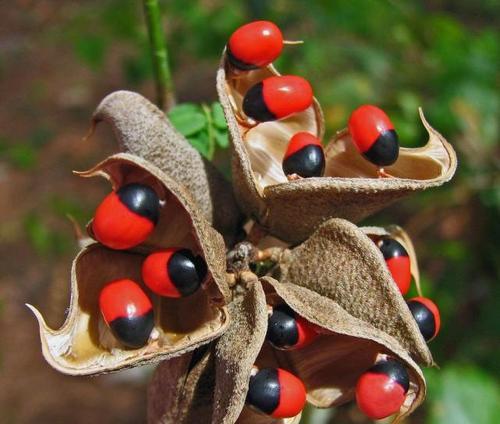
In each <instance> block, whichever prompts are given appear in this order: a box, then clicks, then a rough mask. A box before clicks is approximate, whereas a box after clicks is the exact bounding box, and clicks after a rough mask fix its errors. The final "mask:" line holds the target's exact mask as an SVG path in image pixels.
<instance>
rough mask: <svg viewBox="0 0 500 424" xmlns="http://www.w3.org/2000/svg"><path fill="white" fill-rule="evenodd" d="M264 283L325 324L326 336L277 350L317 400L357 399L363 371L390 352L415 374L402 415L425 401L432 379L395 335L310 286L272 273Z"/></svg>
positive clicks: (323, 403) (307, 316) (315, 321)
mask: <svg viewBox="0 0 500 424" xmlns="http://www.w3.org/2000/svg"><path fill="white" fill-rule="evenodd" d="M262 282H263V283H264V285H265V286H267V285H270V286H271V287H272V288H273V290H274V292H275V295H277V296H278V298H279V299H280V301H285V302H286V303H287V304H288V305H289V306H290V307H291V308H292V309H293V310H294V311H295V312H296V313H297V314H299V315H300V316H302V317H304V318H305V319H306V320H308V321H309V322H311V323H312V324H315V325H316V327H317V328H318V329H319V333H320V336H319V337H318V338H316V339H315V340H314V341H313V342H312V343H310V344H309V345H307V346H305V347H303V348H302V349H296V350H292V351H274V352H273V355H274V357H275V358H276V360H277V363H278V364H282V365H283V366H285V367H286V368H288V369H290V370H292V371H293V373H294V374H295V375H296V376H297V377H299V378H300V379H301V380H302V381H303V383H304V384H305V386H306V390H307V400H308V402H310V403H311V404H312V405H314V406H316V407H320V408H329V407H333V406H338V405H341V404H344V403H346V402H349V401H351V400H353V399H354V389H355V386H356V382H357V380H358V378H359V377H360V375H361V374H362V373H363V372H365V371H366V370H367V369H368V368H370V367H371V366H372V365H373V364H374V363H375V362H377V361H378V360H380V359H382V358H384V357H392V358H396V359H398V360H399V361H400V362H402V363H404V365H405V367H406V368H407V370H408V372H409V375H410V389H409V391H408V393H407V394H406V398H405V402H404V404H403V406H402V407H401V409H400V411H399V413H398V414H397V416H396V420H398V421H399V420H400V419H402V418H403V417H405V416H407V415H409V414H410V413H411V412H413V411H414V410H415V409H416V408H417V407H418V406H419V405H420V404H421V403H422V402H423V400H424V398H425V392H426V384H425V379H424V376H423V374H422V371H421V370H420V368H419V366H418V365H417V364H416V363H415V362H414V361H413V360H412V359H411V357H410V355H409V353H408V352H407V351H406V349H405V348H404V347H402V346H401V344H400V343H399V342H398V341H397V340H396V339H395V338H393V337H391V336H390V335H388V334H386V333H385V332H383V331H381V330H379V329H377V328H374V327H373V326H371V325H370V324H369V323H367V322H365V321H364V320H360V319H358V318H355V317H353V316H352V315H350V314H349V313H348V312H347V311H346V310H345V309H344V308H342V307H341V306H340V305H339V304H338V303H336V302H334V301H332V300H331V299H328V298H327V297H325V296H321V295H319V294H318V293H315V292H314V291H312V290H309V289H307V288H305V287H300V286H296V285H295V284H281V283H279V282H278V281H276V280H274V279H273V278H271V277H264V278H263V279H262ZM266 292H267V293H268V296H270V295H271V296H272V294H270V293H269V291H268V290H266Z"/></svg>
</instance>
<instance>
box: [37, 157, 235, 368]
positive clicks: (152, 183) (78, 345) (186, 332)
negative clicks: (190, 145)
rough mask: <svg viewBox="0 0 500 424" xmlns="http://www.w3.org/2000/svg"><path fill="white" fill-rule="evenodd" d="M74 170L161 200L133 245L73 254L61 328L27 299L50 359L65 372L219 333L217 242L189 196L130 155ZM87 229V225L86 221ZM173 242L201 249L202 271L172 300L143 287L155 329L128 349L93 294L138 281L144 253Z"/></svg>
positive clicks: (154, 354)
mask: <svg viewBox="0 0 500 424" xmlns="http://www.w3.org/2000/svg"><path fill="white" fill-rule="evenodd" d="M80 175H82V176H85V177H90V176H94V175H100V176H104V177H105V178H107V179H108V180H109V181H110V182H111V184H112V185H113V188H114V189H115V190H119V189H120V187H121V186H123V185H127V184H130V183H137V182H141V183H143V184H146V185H148V186H149V187H152V188H154V190H155V192H156V193H157V194H158V197H159V198H160V199H161V200H163V201H165V205H164V206H163V207H162V208H161V210H160V215H159V218H158V224H157V227H156V230H157V231H155V232H154V233H153V234H152V236H151V237H149V238H148V240H147V242H146V243H143V244H141V245H139V246H138V247H137V248H136V249H134V251H116V250H110V249H108V248H106V247H104V246H102V245H100V244H93V245H90V246H89V247H87V248H85V249H83V250H82V251H81V252H80V253H79V255H78V256H77V257H76V259H75V260H74V262H73V268H72V271H71V305H70V308H69V313H68V317H67V320H66V322H65V323H64V325H63V326H62V327H61V328H60V329H58V330H52V329H50V328H48V327H47V325H46V324H45V321H44V319H43V317H42V316H41V314H40V312H38V310H36V309H35V308H34V307H32V306H30V308H31V309H32V311H33V313H34V314H35V316H36V318H37V319H38V323H39V326H40V336H41V342H42V351H43V354H44V356H45V359H46V360H47V361H48V362H49V364H50V365H51V366H53V367H54V368H56V369H57V370H59V371H61V372H63V373H66V374H71V375H87V374H99V373H103V372H110V371H114V370H118V369H121V368H126V367H131V366H134V365H138V364H141V363H147V362H152V361H160V360H162V359H168V358H170V357H172V356H177V355H180V354H182V353H183V352H188V351H191V350H193V349H195V348H196V347H198V346H201V345H203V344H206V343H208V342H209V341H210V340H213V339H214V338H216V337H218V336H220V334H222V333H223V332H224V330H225V328H226V326H227V324H228V315H227V310H226V307H225V306H224V303H225V299H227V298H228V296H229V289H228V287H227V283H226V274H225V260H224V257H225V248H224V243H223V241H222V237H221V236H220V235H219V234H218V233H217V232H216V231H214V230H213V229H212V228H211V227H210V226H209V225H208V224H207V222H206V221H205V219H204V218H203V217H202V214H201V212H200V211H199V210H198V208H197V206H196V204H195V203H194V201H193V200H192V198H191V196H190V195H189V194H188V193H187V192H185V191H184V189H183V187H182V186H180V185H179V184H177V183H175V182H174V181H173V180H171V179H170V178H168V177H167V176H166V175H165V174H164V173H163V172H162V171H160V170H159V169H158V168H156V167H155V166H153V165H152V164H150V163H149V162H147V161H145V160H143V159H141V158H138V157H136V156H132V155H129V154H118V155H115V156H112V157H110V158H108V159H106V160H105V161H103V162H101V163H100V164H99V165H97V166H96V167H95V168H93V169H91V170H90V171H87V172H84V173H80ZM88 228H89V229H90V230H91V228H92V224H90V225H89V227H88ZM172 245H173V246H181V247H183V248H187V249H189V250H191V251H193V252H196V255H200V256H202V257H203V259H204V261H205V262H206V264H207V278H206V279H205V281H204V283H203V284H202V286H201V288H200V289H199V290H197V291H196V293H194V294H193V295H191V296H189V297H185V298H178V299H169V298H166V297H156V296H155V295H153V294H151V293H149V292H147V289H145V288H144V287H143V289H144V290H145V291H146V292H147V294H148V296H149V297H150V298H151V299H152V303H153V308H154V315H155V322H154V329H153V331H152V335H151V337H150V340H149V341H148V343H147V344H146V345H145V346H144V347H141V348H139V349H134V350H131V349H127V348H125V347H124V346H123V344H122V343H120V342H119V341H117V340H116V338H115V337H113V335H112V334H111V332H110V330H109V328H108V327H107V326H106V325H105V323H104V320H103V319H102V318H101V313H100V309H99V293H100V292H101V289H102V288H103V287H104V286H105V285H106V284H107V283H109V282H110V281H114V280H117V279H123V278H124V276H126V278H128V279H131V280H133V281H136V282H140V281H141V265H142V263H143V261H144V259H145V256H146V255H147V254H148V253H150V252H151V251H156V250H159V249H163V248H165V247H169V246H172ZM194 310H195V311H196V314H193V313H192V311H194Z"/></svg>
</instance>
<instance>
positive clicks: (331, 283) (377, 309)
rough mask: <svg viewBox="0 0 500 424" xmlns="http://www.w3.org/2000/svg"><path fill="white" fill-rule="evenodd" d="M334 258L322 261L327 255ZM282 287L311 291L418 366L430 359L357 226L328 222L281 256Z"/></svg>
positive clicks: (381, 264) (375, 252)
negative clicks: (374, 330)
mask: <svg viewBox="0 0 500 424" xmlns="http://www.w3.org/2000/svg"><path fill="white" fill-rule="evenodd" d="M325 252H332V253H331V254H330V255H328V256H327V257H325V255H326V254H327V253H325ZM280 268H281V269H280V272H279V275H278V279H279V281H281V282H282V283H291V284H295V285H297V286H302V287H305V288H308V289H310V290H313V291H315V292H317V293H319V294H321V295H322V296H325V297H328V298H329V299H331V300H333V301H334V302H336V303H338V304H339V305H340V306H341V307H343V308H344V309H345V310H346V311H347V312H348V313H349V314H350V315H352V316H354V317H356V318H358V319H360V320H363V321H364V322H366V323H368V324H370V325H372V326H373V327H374V328H378V329H379V330H381V331H383V332H385V333H387V334H389V335H390V336H392V337H394V338H395V339H396V340H397V341H398V342H399V343H400V345H401V346H403V347H404V348H405V349H406V350H407V351H408V352H410V354H411V355H413V356H414V357H415V359H416V360H417V361H418V362H421V363H423V364H424V365H432V364H433V359H432V355H431V352H430V350H429V348H428V347H427V344H426V342H425V340H424V339H423V337H422V335H421V334H420V331H419V329H418V326H417V325H416V323H415V320H414V319H413V317H412V315H411V313H410V311H409V310H408V307H407V306H406V303H405V300H404V299H403V297H402V296H401V293H400V292H399V289H398V287H397V286H396V285H395V284H394V281H393V279H392V276H391V274H390V272H389V269H388V268H387V266H386V263H385V260H384V257H383V256H382V254H381V252H380V250H379V249H378V247H377V246H376V245H375V243H373V241H372V240H371V239H370V238H369V237H368V236H367V235H366V234H365V232H364V231H363V230H362V229H360V228H358V227H357V226H356V225H354V224H352V223H350V222H348V221H345V220H343V219H331V220H329V221H327V222H325V223H324V224H323V225H322V226H320V227H319V228H318V229H317V230H316V231H315V232H314V233H313V234H312V235H311V237H310V238H309V239H308V240H306V241H305V242H304V243H302V244H300V245H299V246H297V247H295V248H294V249H292V250H290V251H289V252H287V253H285V254H284V255H283V262H282V263H281V266H280Z"/></svg>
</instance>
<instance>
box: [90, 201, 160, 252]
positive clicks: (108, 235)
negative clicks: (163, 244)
mask: <svg viewBox="0 0 500 424" xmlns="http://www.w3.org/2000/svg"><path fill="white" fill-rule="evenodd" d="M92 230H93V232H94V235H95V237H96V239H97V240H98V241H100V242H101V243H102V244H104V245H105V246H107V247H110V248H111V249H119V250H121V249H129V248H131V247H134V246H137V245H138V244H140V243H142V242H143V241H144V240H146V239H147V238H148V236H149V235H150V234H151V233H152V232H153V230H154V224H153V223H152V222H151V221H150V220H149V219H147V218H145V217H143V216H140V215H137V214H136V213H134V212H132V211H131V210H130V209H128V208H127V207H126V206H125V205H124V204H123V203H122V202H121V201H120V198H119V197H118V195H117V194H116V193H115V192H112V193H110V194H108V195H107V196H106V197H105V198H104V200H103V201H102V202H101V204H100V205H99V206H98V207H97V210H96V212H95V215H94V220H93V221H92Z"/></svg>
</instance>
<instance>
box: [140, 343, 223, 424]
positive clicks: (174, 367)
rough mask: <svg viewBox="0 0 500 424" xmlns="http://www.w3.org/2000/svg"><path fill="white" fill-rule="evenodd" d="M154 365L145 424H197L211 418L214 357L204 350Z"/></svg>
mask: <svg viewBox="0 0 500 424" xmlns="http://www.w3.org/2000/svg"><path fill="white" fill-rule="evenodd" d="M199 350H200V351H201V352H199V351H198V350H197V351H195V352H194V353H191V352H190V353H186V354H184V355H182V356H180V357H178V358H173V359H172V360H169V361H164V362H162V363H161V364H159V365H158V367H157V369H156V370H155V373H154V375H153V378H152V380H151V382H150V384H149V387H148V423H149V424H198V423H200V422H203V421H207V420H208V418H207V417H211V416H212V409H213V393H214V386H215V368H214V355H213V351H212V349H211V348H210V347H209V348H208V349H204V347H202V348H200V349H199Z"/></svg>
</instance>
